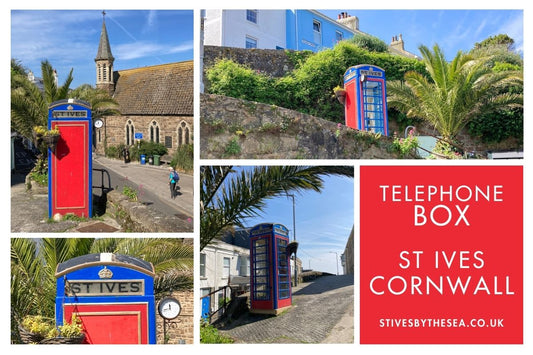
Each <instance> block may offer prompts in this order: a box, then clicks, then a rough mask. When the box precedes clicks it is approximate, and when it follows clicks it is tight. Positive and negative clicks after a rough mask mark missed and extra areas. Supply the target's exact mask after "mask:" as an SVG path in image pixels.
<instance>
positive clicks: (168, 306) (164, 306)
mask: <svg viewBox="0 0 533 355" xmlns="http://www.w3.org/2000/svg"><path fill="white" fill-rule="evenodd" d="M157 310H158V311H159V315H160V316H161V317H163V318H165V319H174V318H176V317H177V316H179V314H180V312H181V305H180V303H179V301H178V300H177V299H175V298H174V297H165V298H163V299H162V300H161V301H160V302H159V306H157Z"/></svg>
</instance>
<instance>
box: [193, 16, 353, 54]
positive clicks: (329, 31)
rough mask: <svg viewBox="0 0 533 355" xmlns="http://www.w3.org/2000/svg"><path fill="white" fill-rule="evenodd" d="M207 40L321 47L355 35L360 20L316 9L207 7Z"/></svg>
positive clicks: (244, 44)
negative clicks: (334, 15)
mask: <svg viewBox="0 0 533 355" xmlns="http://www.w3.org/2000/svg"><path fill="white" fill-rule="evenodd" d="M204 14H205V15H204V16H205V17H204V19H203V21H204V34H203V38H204V44H205V45H211V46H222V47H236V48H249V49H252V48H258V49H291V50H310V51H313V52H316V51H319V50H320V49H322V48H332V47H333V46H334V45H335V44H336V43H337V42H339V41H341V40H343V39H348V38H351V37H353V35H354V34H355V33H362V32H361V31H359V28H358V26H359V21H358V19H357V17H355V16H349V15H348V14H347V13H346V12H342V13H340V14H339V15H338V18H337V19H332V18H330V17H328V16H326V15H324V14H322V13H320V12H318V11H316V10H205V12H204Z"/></svg>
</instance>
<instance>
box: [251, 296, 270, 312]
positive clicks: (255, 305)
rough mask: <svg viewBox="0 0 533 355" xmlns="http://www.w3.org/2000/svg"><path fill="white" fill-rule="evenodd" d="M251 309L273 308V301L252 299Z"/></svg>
mask: <svg viewBox="0 0 533 355" xmlns="http://www.w3.org/2000/svg"><path fill="white" fill-rule="evenodd" d="M271 297H272V296H271ZM252 309H274V302H273V301H272V300H270V301H257V300H253V301H252Z"/></svg>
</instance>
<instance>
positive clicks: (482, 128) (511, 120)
mask: <svg viewBox="0 0 533 355" xmlns="http://www.w3.org/2000/svg"><path fill="white" fill-rule="evenodd" d="M467 127H468V133H469V134H471V135H472V136H474V137H479V138H481V140H482V141H483V142H485V143H497V142H501V141H503V140H504V139H506V138H509V137H516V138H518V139H519V140H520V141H522V140H523V138H524V111H523V110H522V109H521V108H516V109H512V110H499V111H496V112H492V113H489V114H485V115H481V116H478V117H476V118H474V119H473V120H472V121H470V122H469V123H468V126H467Z"/></svg>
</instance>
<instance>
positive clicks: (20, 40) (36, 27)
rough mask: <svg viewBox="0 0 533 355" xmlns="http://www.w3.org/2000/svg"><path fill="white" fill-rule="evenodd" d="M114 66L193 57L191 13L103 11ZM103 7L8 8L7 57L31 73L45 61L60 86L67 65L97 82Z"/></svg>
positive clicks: (82, 79)
mask: <svg viewBox="0 0 533 355" xmlns="http://www.w3.org/2000/svg"><path fill="white" fill-rule="evenodd" d="M105 19H106V27H107V32H108V35H109V40H110V43H111V51H112V52H113V56H114V57H115V64H114V69H115V70H121V69H131V68H137V67H144V66H151V65H158V64H165V63H172V62H180V61H184V60H191V59H193V49H194V40H193V29H194V26H193V11H192V10H182V11H179V10H178V11H170V10H165V11H141V10H106V16H105ZM101 30H102V10H60V11H57V10H56V11H54V10H37V11H26V10H12V11H11V58H15V59H17V60H19V61H20V62H21V64H22V65H23V66H25V67H26V68H27V69H30V70H32V71H33V73H34V74H35V76H37V77H40V76H41V61H42V60H44V59H48V61H49V62H50V63H51V64H52V66H53V67H54V68H55V69H56V70H57V72H58V75H59V84H60V85H61V84H62V83H63V82H64V80H65V78H66V76H67V75H68V73H69V71H70V69H71V68H73V69H74V71H73V76H74V81H73V82H72V84H71V86H70V87H71V88H76V87H78V86H79V85H81V84H85V83H87V84H91V85H93V86H94V85H95V82H96V79H95V71H96V69H95V64H94V58H95V56H96V52H97V50H98V43H99V40H100V33H101Z"/></svg>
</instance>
